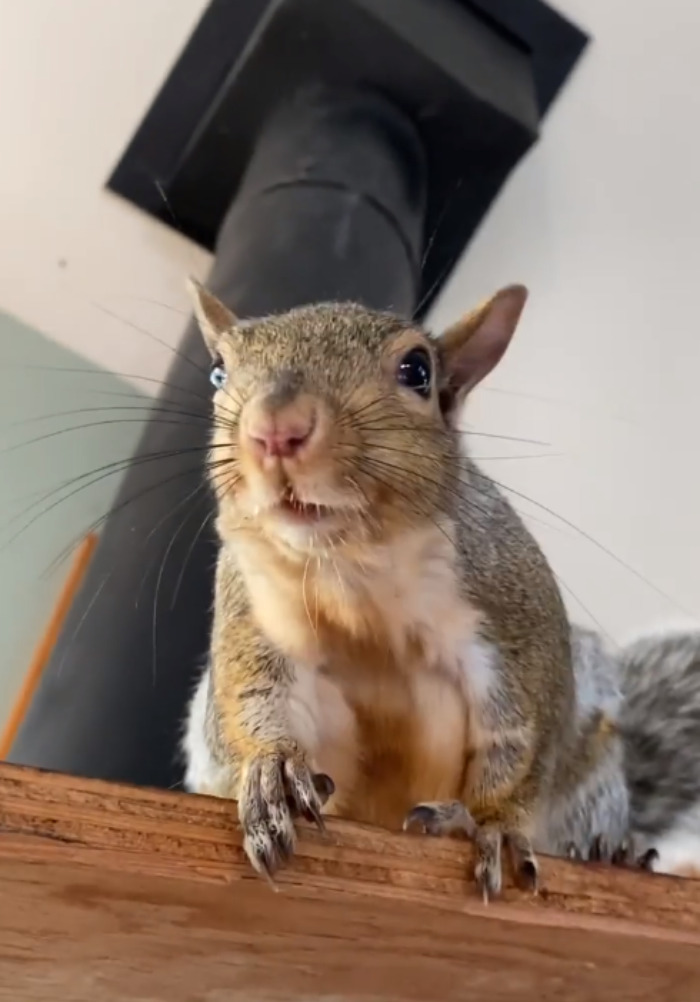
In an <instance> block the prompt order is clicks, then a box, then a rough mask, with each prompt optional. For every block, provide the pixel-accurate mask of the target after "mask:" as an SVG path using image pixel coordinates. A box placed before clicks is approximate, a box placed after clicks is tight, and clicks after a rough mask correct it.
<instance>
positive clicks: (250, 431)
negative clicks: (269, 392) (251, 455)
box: [246, 412, 316, 458]
mask: <svg viewBox="0 0 700 1002" xmlns="http://www.w3.org/2000/svg"><path fill="white" fill-rule="evenodd" d="M315 423H316V419H315V415H314V414H313V412H309V413H308V414H298V413H296V414H283V413H282V414H258V415H256V416H255V418H254V419H253V420H251V421H250V422H249V423H248V427H247V429H246V432H247V435H248V438H249V440H250V443H251V445H252V446H253V447H254V449H255V450H256V452H257V453H258V454H259V455H260V456H280V457H283V458H289V457H291V456H295V455H296V454H297V453H298V452H299V450H300V449H301V448H302V446H303V445H304V444H305V443H306V442H308V440H309V438H310V437H311V433H312V432H313V430H314V425H315Z"/></svg>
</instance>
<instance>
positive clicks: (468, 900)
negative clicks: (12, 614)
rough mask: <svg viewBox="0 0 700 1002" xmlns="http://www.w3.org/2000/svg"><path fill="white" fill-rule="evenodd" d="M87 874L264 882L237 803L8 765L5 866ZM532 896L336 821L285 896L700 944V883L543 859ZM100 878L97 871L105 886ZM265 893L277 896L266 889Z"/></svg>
mask: <svg viewBox="0 0 700 1002" xmlns="http://www.w3.org/2000/svg"><path fill="white" fill-rule="evenodd" d="M12 862H15V863H17V864H19V863H25V864H26V863H29V864H35V865H39V866H40V865H41V864H50V865H51V866H52V867H56V866H61V865H65V866H66V867H75V866H76V865H77V866H80V867H83V868H89V867H92V868H97V869H98V870H100V871H103V870H106V871H112V872H115V871H116V872H119V873H125V874H126V873H128V874H131V875H141V876H143V877H160V878H168V879H173V880H187V881H194V882H200V883H207V884H217V883H218V884H221V885H231V884H235V883H237V882H240V881H244V882H246V884H249V882H250V881H259V878H257V877H255V876H253V875H252V873H251V870H250V867H249V865H248V863H247V861H246V859H245V856H244V853H243V849H242V838H241V832H240V829H239V827H238V824H237V820H236V811H235V804H233V803H232V802H227V801H222V800H216V799H213V798H208V797H195V796H191V795H186V794H181V793H172V792H164V791H156V790H146V789H140V788H133V787H128V786H123V785H118V784H110V783H104V782H101V781H97V780H89V779H78V778H74V777H70V776H65V775H60V774H55V773H47V772H40V771H36V770H33V769H25V768H21V767H17V766H11V765H7V764H4V765H3V764H0V866H1V865H4V864H6V863H12ZM541 862H542V890H541V892H540V894H539V895H538V896H537V897H535V898H533V897H532V895H530V894H528V893H525V892H522V891H520V890H518V889H517V888H515V887H514V886H513V883H512V881H510V880H507V881H506V887H505V891H504V895H503V898H502V900H500V901H499V902H498V903H492V904H491V905H488V906H484V904H483V903H482V902H481V900H480V899H479V897H478V895H477V894H476V891H475V889H474V887H473V885H472V882H471V879H470V875H471V871H472V865H473V863H472V854H471V847H470V846H469V845H468V844H467V843H459V842H451V841H446V840H435V839H428V838H420V837H417V836H411V835H393V834H390V833H387V832H384V831H379V830H375V829H372V828H368V827H365V826H361V825H356V824H351V823H348V822H341V821H334V820H330V821H329V831H328V835H327V837H325V838H324V837H323V836H321V835H320V834H319V833H318V832H316V831H315V830H313V829H311V828H310V827H308V826H301V827H300V838H299V845H298V850H297V854H296V857H295V859H294V861H293V863H292V864H291V865H290V866H289V867H288V868H287V869H286V870H285V871H284V872H283V873H282V874H281V875H280V878H279V889H280V892H281V893H282V894H291V895H292V896H302V897H303V896H318V895H319V894H323V895H325V896H328V895H329V894H330V895H334V896H335V895H338V896H343V895H352V896H357V895H362V896H365V897H366V896H374V897H376V898H377V899H381V900H383V901H387V900H388V901H391V902H393V903H394V904H395V905H396V906H398V907H400V906H401V904H402V903H406V904H408V903H409V902H413V903H415V902H420V903H421V904H422V905H424V906H426V907H427V908H429V909H431V910H432V911H434V912H436V913H437V912H440V911H442V912H445V911H448V912H453V913H460V914H464V915H472V916H480V917H482V918H486V919H488V918H497V919H499V920H505V921H510V922H516V923H526V924H529V925H539V926H542V925H544V926H557V927H560V928H561V927H569V928H577V929H591V930H596V931H598V932H600V931H609V932H611V933H612V932H614V933H616V934H620V935H632V936H636V937H652V938H654V939H656V940H675V941H678V942H684V943H692V944H695V945H700V882H695V881H690V880H680V879H677V878H670V877H661V876H655V875H648V874H639V873H632V872H629V871H620V870H616V869H613V868H611V867H607V866H605V865H592V864H589V865H583V864H573V863H569V862H567V861H563V860H554V859H543V860H542V861H541ZM97 877H98V875H97V874H96V879H97ZM260 884H261V888H260V893H261V894H263V893H264V894H269V896H270V902H271V906H272V905H273V904H274V901H275V896H274V894H273V892H272V891H271V890H269V889H268V888H267V887H266V886H265V885H264V884H263V883H262V881H260Z"/></svg>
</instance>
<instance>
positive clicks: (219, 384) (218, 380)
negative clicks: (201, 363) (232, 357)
mask: <svg viewBox="0 0 700 1002" xmlns="http://www.w3.org/2000/svg"><path fill="white" fill-rule="evenodd" d="M226 379H227V376H226V369H225V368H224V360H223V358H221V356H218V357H217V358H215V359H214V364H213V365H212V367H211V372H210V373H209V382H210V383H211V385H212V386H213V387H214V389H215V390H222V389H223V388H224V386H225V385H226Z"/></svg>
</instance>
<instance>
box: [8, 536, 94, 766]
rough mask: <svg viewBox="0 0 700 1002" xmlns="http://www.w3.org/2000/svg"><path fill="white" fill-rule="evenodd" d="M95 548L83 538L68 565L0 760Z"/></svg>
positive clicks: (12, 713)
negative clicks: (68, 568) (66, 575)
mask: <svg viewBox="0 0 700 1002" xmlns="http://www.w3.org/2000/svg"><path fill="white" fill-rule="evenodd" d="M96 546H97V535H96V534H95V533H94V532H91V533H90V535H88V536H86V537H85V539H84V540H83V541H82V543H81V544H80V546H79V547H78V549H77V551H76V554H75V557H74V558H73V563H72V564H71V568H70V571H69V572H68V577H67V578H66V580H65V582H64V585H63V588H62V589H61V593H60V595H59V596H58V601H57V602H56V606H55V608H54V611H53V613H52V614H51V618H50V619H49V622H48V625H47V627H46V629H45V630H44V634H43V636H42V638H41V640H40V641H39V643H38V644H37V646H36V648H35V650H34V655H33V657H32V660H31V662H30V664H29V671H28V672H27V674H26V675H25V678H24V682H23V683H22V688H21V689H20V690H19V693H18V695H17V698H16V700H15V703H14V706H13V707H12V710H11V711H10V716H9V718H8V721H7V723H6V724H5V729H4V730H3V731H2V733H1V734H0V760H1V759H4V758H7V756H8V755H9V753H10V749H11V747H12V745H13V743H14V740H15V738H16V736H17V732H18V731H19V728H20V725H21V723H22V721H23V720H24V717H25V715H26V713H27V710H28V709H29V704H30V703H31V701H32V697H33V695H34V693H35V691H36V687H37V686H38V684H39V679H40V678H41V674H42V672H43V671H44V668H45V667H46V665H47V663H48V660H49V658H50V657H51V652H52V651H53V649H54V647H55V645H56V641H57V640H58V635H59V633H60V632H61V627H62V626H63V623H64V620H65V618H66V616H67V615H68V610H69V609H70V607H71V603H72V602H73V599H74V598H75V595H76V592H77V591H78V588H79V586H80V583H81V581H82V579H83V577H84V576H85V572H86V570H87V566H88V564H89V563H90V558H91V557H92V554H93V552H94V550H95V547H96Z"/></svg>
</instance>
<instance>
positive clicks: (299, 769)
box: [183, 281, 629, 900]
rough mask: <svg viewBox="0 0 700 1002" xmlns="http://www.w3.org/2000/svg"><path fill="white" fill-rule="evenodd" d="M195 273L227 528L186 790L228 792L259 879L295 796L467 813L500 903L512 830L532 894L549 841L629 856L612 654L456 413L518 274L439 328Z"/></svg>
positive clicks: (289, 826) (518, 289) (484, 370)
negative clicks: (234, 286)
mask: <svg viewBox="0 0 700 1002" xmlns="http://www.w3.org/2000/svg"><path fill="white" fill-rule="evenodd" d="M190 291H191V295H192V299H193V305H194V313H195V317H196V320H197V322H198V324H199V327H200V329H201V332H202V335H203V337H204V340H205V342H206V345H207V347H208V349H209V352H210V355H211V363H212V364H211V381H212V383H213V385H214V394H213V415H214V416H213V428H212V436H211V451H210V456H209V461H208V476H209V479H210V483H211V486H212V489H213V492H214V494H215V497H216V504H217V516H218V517H217V531H218V535H219V539H220V549H219V555H218V561H217V567H216V578H215V593H214V611H213V625H212V636H211V646H210V651H209V659H208V661H207V664H206V666H205V668H204V671H203V673H202V676H201V679H200V681H199V682H198V685H197V688H196V690H195V693H194V696H193V698H192V701H191V704H190V707H189V711H188V718H187V723H186V733H185V736H184V740H183V747H184V751H185V757H186V760H187V768H186V777H185V786H186V788H187V789H189V790H191V791H193V792H199V793H207V794H210V795H215V796H220V797H226V798H231V799H233V800H237V802H238V813H239V819H240V823H241V825H242V829H243V833H244V846H245V850H246V852H247V855H248V857H249V859H250V861H251V863H252V865H253V867H254V868H255V869H256V870H257V871H258V872H259V873H261V874H262V875H264V876H266V877H267V878H268V879H270V880H273V878H274V874H275V872H276V870H277V869H278V867H279V866H280V865H282V864H283V863H284V862H285V861H287V860H288V859H289V858H290V856H291V855H292V854H293V851H294V845H295V826H294V820H295V817H298V816H301V815H303V816H305V817H307V818H309V819H311V820H312V821H314V822H315V823H316V824H317V825H318V826H319V827H321V828H323V824H324V822H323V815H324V814H328V815H335V816H339V817H344V818H351V819H353V820H357V821H361V822H366V823H371V824H376V825H380V826H383V827H385V828H389V829H393V830H396V831H401V830H402V829H407V830H415V829H417V830H419V831H421V832H424V833H428V834H432V835H455V834H457V835H460V834H461V835H462V836H465V837H467V838H469V839H471V840H473V842H474V845H475V856H476V863H475V880H476V882H477V885H478V886H479V888H480V889H481V892H482V894H483V895H484V898H485V900H488V899H489V898H490V897H492V896H494V895H497V894H498V893H499V891H500V888H501V883H502V862H501V856H502V851H501V850H502V847H503V846H504V845H505V846H506V847H507V849H508V852H509V856H510V860H511V862H512V865H513V867H514V872H515V875H516V878H517V879H518V880H519V882H521V883H522V884H523V885H525V886H527V887H530V888H532V889H533V890H536V889H537V884H538V864H537V855H536V853H540V852H542V853H544V852H547V853H552V852H554V853H559V854H562V853H567V852H568V853H569V854H570V855H580V856H582V857H583V858H590V857H591V854H592V849H591V846H592V844H593V843H594V842H595V843H596V844H597V845H598V846H600V838H599V836H600V835H601V831H600V830H598V829H599V826H601V825H602V824H603V821H605V824H606V830H605V832H603V833H602V834H604V836H605V839H604V841H605V842H606V845H607V848H606V849H605V855H606V856H609V857H611V858H612V857H614V856H615V853H616V850H617V847H618V845H623V844H624V843H625V840H626V838H627V834H628V832H627V823H628V820H629V817H628V815H629V811H628V799H627V791H626V786H625V781H624V777H623V775H622V770H621V767H620V759H621V751H620V735H619V733H618V730H617V729H616V727H615V726H611V722H610V721H611V717H610V714H608V712H607V710H606V700H607V701H608V702H609V703H610V706H611V708H612V710H611V712H613V714H614V712H615V711H616V707H617V703H616V699H617V695H618V693H617V690H616V689H615V681H614V674H611V673H609V672H608V670H607V668H606V665H605V663H604V661H603V659H602V655H601V652H600V651H599V650H598V647H597V644H596V639H595V637H594V635H592V634H589V633H586V632H585V631H580V630H578V629H573V630H572V628H571V627H570V624H569V621H568V617H567V613H566V611H565V607H564V603H563V600H562V597H561V595H560V592H559V589H558V586H557V583H556V581H555V578H554V575H553V573H552V571H551V569H550V567H549V564H548V562H547V560H546V559H545V557H544V555H543V553H542V551H541V549H540V547H539V545H538V544H537V542H536V541H535V539H534V538H533V537H532V535H531V534H530V532H529V531H528V530H527V529H526V527H525V526H524V524H523V522H522V521H521V519H520V518H519V516H518V515H517V514H516V512H515V511H514V509H513V508H512V507H511V505H510V504H509V503H508V501H507V500H506V498H505V497H504V496H503V494H502V493H501V492H500V490H499V489H498V488H497V487H496V485H495V484H494V483H493V482H492V481H491V480H490V479H489V478H488V477H487V476H486V475H485V474H484V473H483V472H481V470H480V469H479V468H478V467H477V466H476V464H475V463H474V462H473V460H472V459H471V458H470V456H469V452H468V449H467V447H466V441H465V437H466V436H465V434H464V432H463V431H462V429H461V428H460V419H461V414H462V410H463V404H464V402H465V400H466V399H467V397H468V395H469V393H470V392H471V391H472V390H473V389H474V387H475V386H476V385H477V384H478V383H479V382H480V381H481V380H482V379H483V378H484V377H486V376H487V375H488V374H489V373H490V372H491V370H492V369H493V368H494V366H495V365H496V364H497V363H498V362H499V360H500V359H501V358H502V357H503V355H504V353H505V352H506V349H507V348H508V345H509V343H510V341H511V338H512V336H513V334H514V331H515V329H516V326H517V324H518V321H519V318H520V315H521V313H522V310H523V308H524V305H525V302H526V298H527V291H526V289H525V288H524V287H522V286H517V285H514V286H509V287H507V288H504V289H502V290H501V291H499V292H498V293H496V294H495V295H494V296H493V297H491V298H490V299H489V300H488V301H486V302H485V303H483V304H482V305H481V306H480V307H478V308H477V309H476V310H474V311H473V312H471V313H469V314H468V315H467V316H465V317H463V318H462V319H461V320H460V321H458V322H457V323H456V324H454V325H453V326H452V327H450V328H449V329H448V330H447V331H445V333H444V334H442V335H441V336H439V337H436V336H433V335H432V334H430V333H428V332H426V331H425V330H423V329H422V328H421V327H420V326H419V325H418V324H417V323H415V322H413V321H410V320H406V319H402V318H400V317H397V316H394V315H392V314H388V313H381V312H375V311H372V310H370V309H366V308H364V307H362V306H359V305H355V304H342V303H341V304H337V303H332V304H318V305H312V306H305V307H299V308H296V309H294V310H291V311H290V312H288V313H285V314H283V315H278V316H270V317H263V318H260V319H256V320H245V321H239V320H238V319H237V318H236V317H235V315H234V314H233V313H232V312H231V311H230V310H229V309H228V307H227V306H225V305H224V304H223V303H222V302H220V301H219V300H218V299H217V298H216V297H214V296H213V295H212V294H211V293H210V292H209V291H207V290H206V289H205V288H204V287H202V286H201V285H200V284H198V283H196V282H194V281H191V282H190ZM574 661H576V665H577V670H578V678H577V677H576V676H575V671H574ZM601 805H605V806H604V807H603V806H601ZM596 810H598V813H599V814H601V811H602V814H601V816H598V815H597V814H596Z"/></svg>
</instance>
